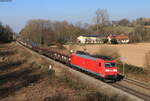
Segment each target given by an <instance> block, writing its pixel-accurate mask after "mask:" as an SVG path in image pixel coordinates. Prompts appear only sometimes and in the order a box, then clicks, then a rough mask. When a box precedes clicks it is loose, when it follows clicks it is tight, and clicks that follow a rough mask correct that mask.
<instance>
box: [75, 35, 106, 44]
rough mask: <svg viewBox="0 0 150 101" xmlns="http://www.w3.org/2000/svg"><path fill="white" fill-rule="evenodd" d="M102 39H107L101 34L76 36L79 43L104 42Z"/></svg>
mask: <svg viewBox="0 0 150 101" xmlns="http://www.w3.org/2000/svg"><path fill="white" fill-rule="evenodd" d="M104 39H107V37H105V35H103V34H94V35H93V34H90V35H81V36H79V37H77V42H79V43H104V41H103V40H104Z"/></svg>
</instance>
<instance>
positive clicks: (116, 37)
mask: <svg viewBox="0 0 150 101" xmlns="http://www.w3.org/2000/svg"><path fill="white" fill-rule="evenodd" d="M110 38H112V39H129V37H128V36H127V35H116V36H110Z"/></svg>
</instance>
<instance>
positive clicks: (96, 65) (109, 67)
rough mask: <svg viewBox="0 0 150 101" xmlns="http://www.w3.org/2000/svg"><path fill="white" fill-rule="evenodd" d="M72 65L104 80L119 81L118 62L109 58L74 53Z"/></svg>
mask: <svg viewBox="0 0 150 101" xmlns="http://www.w3.org/2000/svg"><path fill="white" fill-rule="evenodd" d="M70 64H71V65H72V66H74V67H77V68H79V69H82V70H84V71H87V72H90V73H92V74H96V75H97V76H99V77H101V78H102V79H104V80H113V81H117V80H118V74H119V73H118V67H117V66H116V61H115V60H113V59H112V58H111V57H108V56H100V55H90V54H88V53H84V52H81V51H78V52H76V53H72V55H71V61H70Z"/></svg>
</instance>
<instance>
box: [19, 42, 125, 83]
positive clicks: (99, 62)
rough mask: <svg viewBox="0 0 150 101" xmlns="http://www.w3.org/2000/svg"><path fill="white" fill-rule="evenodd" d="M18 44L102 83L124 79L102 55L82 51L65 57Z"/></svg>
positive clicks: (33, 45) (30, 43)
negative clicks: (92, 76) (94, 76)
mask: <svg viewBox="0 0 150 101" xmlns="http://www.w3.org/2000/svg"><path fill="white" fill-rule="evenodd" d="M18 42H19V43H21V44H22V45H24V46H26V47H28V48H30V49H32V50H34V51H36V52H38V53H40V54H43V55H45V56H47V57H49V58H51V59H53V60H56V61H59V62H62V63H64V64H67V65H69V66H71V67H74V68H77V69H79V70H83V71H86V72H88V73H91V74H94V75H96V76H98V77H99V78H100V79H102V80H103V81H113V82H116V81H120V80H122V79H123V78H124V76H122V75H120V74H119V71H118V67H117V65H116V61H115V60H114V59H113V58H111V57H108V56H102V55H91V54H89V53H86V52H83V51H77V52H73V53H71V54H70V55H67V54H64V53H62V52H58V51H56V50H52V49H51V50H50V49H48V48H43V47H40V46H39V45H37V44H35V43H32V42H27V41H18Z"/></svg>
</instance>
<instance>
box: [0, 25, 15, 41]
mask: <svg viewBox="0 0 150 101" xmlns="http://www.w3.org/2000/svg"><path fill="white" fill-rule="evenodd" d="M12 40H13V31H12V29H11V28H10V27H9V26H8V25H3V24H2V23H1V22H0V42H1V43H6V42H10V41H12Z"/></svg>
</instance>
